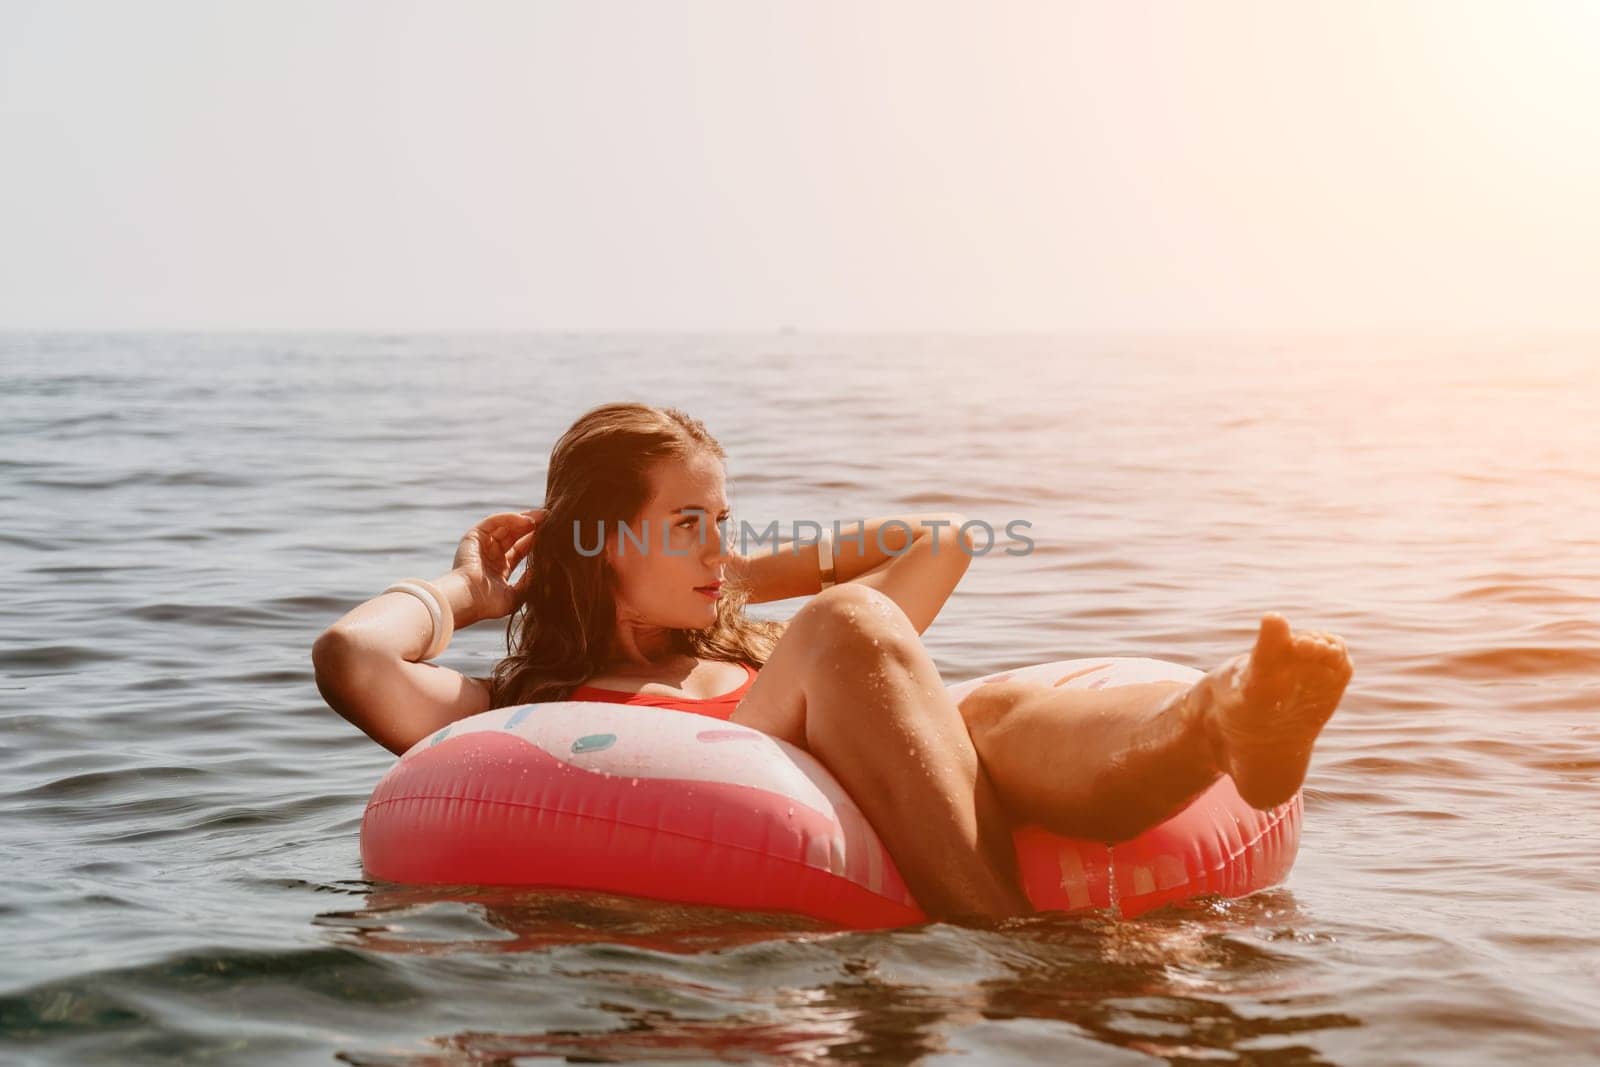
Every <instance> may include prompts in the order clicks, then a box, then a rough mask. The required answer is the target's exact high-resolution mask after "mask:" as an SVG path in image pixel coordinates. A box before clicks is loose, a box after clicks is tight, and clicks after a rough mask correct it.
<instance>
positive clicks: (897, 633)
mask: <svg viewBox="0 0 1600 1067" xmlns="http://www.w3.org/2000/svg"><path fill="white" fill-rule="evenodd" d="M797 627H801V628H804V629H806V630H807V631H809V634H808V638H809V640H808V644H810V645H812V647H814V648H828V649H829V650H830V651H837V650H840V649H848V650H853V651H858V652H860V653H862V654H863V655H872V654H878V655H886V654H892V653H895V652H898V651H904V650H906V649H908V648H911V647H913V646H915V647H918V648H920V647H921V643H922V642H921V638H920V637H919V636H918V634H917V630H916V627H915V626H913V625H912V624H911V620H910V619H909V618H907V617H906V613H905V610H904V609H903V608H901V607H900V605H899V604H897V603H895V601H894V599H893V598H892V597H890V596H889V595H888V594H887V593H883V592H881V591H879V590H877V589H874V588H872V587H871V586H870V585H858V584H855V583H846V584H844V585H836V586H834V587H832V588H831V589H824V590H823V591H822V592H821V593H818V594H817V595H816V596H814V597H812V598H811V599H810V600H809V601H807V602H806V603H805V605H804V606H802V607H801V608H800V610H799V611H797V612H796V613H795V614H794V617H793V618H792V619H790V620H789V628H790V629H795V628H797Z"/></svg>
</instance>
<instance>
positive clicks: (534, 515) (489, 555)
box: [451, 508, 547, 619]
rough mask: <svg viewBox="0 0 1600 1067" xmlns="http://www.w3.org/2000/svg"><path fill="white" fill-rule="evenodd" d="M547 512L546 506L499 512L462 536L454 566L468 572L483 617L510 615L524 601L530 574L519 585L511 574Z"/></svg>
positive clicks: (475, 601) (469, 581)
mask: <svg viewBox="0 0 1600 1067" xmlns="http://www.w3.org/2000/svg"><path fill="white" fill-rule="evenodd" d="M546 513H547V509H545V508H532V509H530V510H528V511H501V512H497V513H496V514H493V515H490V516H489V517H488V518H486V519H484V520H483V521H482V522H480V523H478V524H477V525H476V526H474V527H473V528H472V529H470V530H468V531H467V532H466V534H465V535H463V536H462V538H461V543H460V544H459V545H457V546H456V557H455V562H454V563H453V564H452V565H451V566H452V567H453V568H454V569H455V570H457V571H460V572H461V573H462V574H463V575H465V576H466V578H467V583H468V585H469V586H470V587H471V589H472V594H473V602H474V604H475V605H476V607H477V608H478V612H479V617H480V618H484V619H498V618H501V617H502V616H505V615H509V614H511V613H512V612H513V611H515V610H516V608H517V605H518V604H520V603H521V602H522V595H523V592H524V590H525V588H526V585H527V581H528V575H526V574H525V575H523V577H522V579H521V581H519V582H517V583H516V584H515V585H513V584H512V582H511V575H512V573H513V572H515V571H516V569H517V564H518V563H520V562H522V559H523V557H525V556H526V555H527V554H528V552H529V550H530V549H531V548H532V547H533V542H534V538H535V537H536V536H537V535H538V532H539V527H540V525H541V524H542V523H543V521H544V518H545V515H546Z"/></svg>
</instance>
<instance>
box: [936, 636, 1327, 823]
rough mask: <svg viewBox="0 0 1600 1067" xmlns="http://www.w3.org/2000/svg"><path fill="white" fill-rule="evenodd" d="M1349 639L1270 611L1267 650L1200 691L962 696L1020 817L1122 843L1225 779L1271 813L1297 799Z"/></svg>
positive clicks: (1015, 689)
mask: <svg viewBox="0 0 1600 1067" xmlns="http://www.w3.org/2000/svg"><path fill="white" fill-rule="evenodd" d="M1351 670H1352V667H1351V663H1350V657H1349V655H1348V654H1347V653H1346V651H1345V648H1344V642H1343V641H1341V640H1340V639H1339V638H1338V637H1335V636H1332V635H1327V634H1319V633H1309V632H1301V633H1293V632H1291V631H1290V629H1289V624H1288V622H1287V621H1285V620H1284V618H1283V617H1282V616H1281V615H1275V614H1269V615H1267V616H1266V617H1265V618H1263V619H1262V622H1261V629H1260V632H1259V634H1258V635H1257V638H1256V644H1255V647H1254V648H1253V649H1252V650H1251V651H1250V652H1249V653H1247V654H1245V655H1242V656H1239V657H1237V658H1235V659H1233V660H1231V661H1229V662H1228V663H1226V664H1223V665H1222V666H1221V667H1218V668H1217V669H1216V670H1214V671H1212V672H1211V673H1210V674H1207V675H1206V676H1205V677H1204V678H1203V679H1201V680H1200V681H1199V682H1196V683H1195V684H1194V685H1192V686H1191V685H1188V684H1185V683H1181V682H1156V683H1150V684H1145V685H1126V686H1115V687H1111V688H1107V689H1100V690H1085V689H1056V688H1052V687H1049V686H1041V685H1038V684H1034V683H1020V682H1000V683H995V684H993V685H985V686H979V687H978V688H977V689H974V690H973V691H972V693H970V694H968V696H967V697H966V698H964V699H963V700H962V702H961V705H960V707H961V712H962V715H963V717H964V718H965V719H966V722H967V727H968V729H969V730H970V731H971V735H972V740H973V744H974V745H975V747H976V748H977V750H978V753H979V755H980V756H981V757H982V760H983V764H984V766H985V767H987V768H988V770H989V773H990V775H991V776H992V778H993V781H994V784H995V788H996V789H997V790H998V792H999V794H1000V796H1001V798H1002V800H1003V801H1004V802H1005V804H1006V806H1007V808H1008V809H1009V810H1010V811H1011V813H1012V816H1013V817H1014V818H1015V819H1016V820H1017V821H1018V822H1033V823H1038V824H1039V825H1041V826H1043V827H1045V828H1046V829H1048V830H1053V831H1055V832H1057V833H1061V834H1067V835H1070V836H1075V837H1088V838H1094V839H1097V840H1102V841H1120V840H1123V839H1125V838H1129V837H1132V836H1134V835H1135V834H1138V833H1139V832H1140V831H1142V830H1144V829H1146V828H1148V827H1150V826H1153V825H1155V824H1156V823H1158V822H1160V821H1161V820H1162V819H1165V818H1167V817H1168V816H1169V815H1171V814H1173V813H1174V812H1175V811H1177V810H1178V809H1180V808H1182V807H1183V805H1185V804H1187V803H1188V802H1189V801H1190V800H1192V799H1193V798H1194V796H1195V794H1197V793H1199V792H1200V791H1201V790H1203V789H1205V788H1206V787H1207V786H1208V785H1210V784H1211V783H1212V782H1213V781H1215V780H1216V778H1217V776H1218V775H1220V774H1230V775H1232V777H1233V779H1234V784H1235V785H1236V786H1237V787H1238V789H1239V794H1240V796H1242V797H1243V798H1244V799H1245V800H1246V801H1247V802H1248V803H1250V804H1251V805H1253V806H1254V807H1257V808H1262V809H1266V808H1271V807H1274V806H1276V805H1278V804H1281V803H1283V802H1284V801H1285V800H1288V799H1289V797H1291V796H1292V795H1293V794H1294V791H1295V790H1296V789H1298V788H1299V787H1300V783H1301V782H1302V781H1303V780H1304V778H1305V772H1306V765H1307V763H1308V762H1309V761H1310V758H1311V746H1312V743H1313V742H1314V741H1315V740H1316V737H1317V734H1318V732H1319V731H1321V729H1322V726H1323V724H1324V723H1325V722H1327V720H1328V717H1329V716H1331V715H1332V714H1333V711H1334V708H1335V707H1336V706H1337V705H1338V703H1339V698H1340V696H1341V695H1342V694H1343V693H1344V688H1345V685H1346V683H1347V682H1349V680H1350V674H1351Z"/></svg>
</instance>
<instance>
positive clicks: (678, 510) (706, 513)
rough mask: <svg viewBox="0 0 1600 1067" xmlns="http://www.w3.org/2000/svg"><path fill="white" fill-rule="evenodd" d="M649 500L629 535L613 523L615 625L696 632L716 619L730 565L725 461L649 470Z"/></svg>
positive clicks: (694, 460) (673, 463)
mask: <svg viewBox="0 0 1600 1067" xmlns="http://www.w3.org/2000/svg"><path fill="white" fill-rule="evenodd" d="M650 482H651V488H652V492H651V496H650V499H649V500H648V501H646V503H645V505H644V508H643V510H642V511H641V512H640V513H639V515H638V516H637V517H636V518H635V519H634V520H633V521H632V522H631V523H629V532H628V533H627V534H626V535H625V534H624V531H623V530H621V529H613V528H612V525H611V524H607V529H606V543H607V548H608V550H609V552H610V554H611V556H610V558H611V565H612V567H613V569H614V570H615V572H616V578H617V620H618V622H622V623H630V622H631V623H637V624H640V625H647V626H662V627H671V628H676V629H685V630H698V629H702V628H704V627H706V626H710V625H711V624H712V623H714V622H715V621H716V619H717V600H718V599H719V597H720V596H721V595H722V594H721V592H720V590H716V589H707V588H706V587H707V586H715V585H716V584H718V583H720V582H721V581H722V580H723V578H724V577H725V575H724V568H725V566H726V564H727V562H728V559H729V558H730V556H729V553H728V552H727V551H725V546H724V543H723V542H724V540H725V538H724V536H723V535H724V532H725V531H724V525H723V524H724V523H725V521H726V520H727V519H728V517H729V505H728V495H727V490H726V486H725V484H724V482H723V473H722V461H721V460H719V459H717V457H715V456H713V455H704V454H703V455H697V456H694V457H691V458H689V459H687V460H664V461H662V462H660V463H657V464H656V465H655V467H654V468H653V469H652V470H651V471H650Z"/></svg>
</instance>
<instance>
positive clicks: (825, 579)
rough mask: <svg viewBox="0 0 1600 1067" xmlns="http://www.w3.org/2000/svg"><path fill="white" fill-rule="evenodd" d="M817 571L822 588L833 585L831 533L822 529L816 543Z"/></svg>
mask: <svg viewBox="0 0 1600 1067" xmlns="http://www.w3.org/2000/svg"><path fill="white" fill-rule="evenodd" d="M817 570H818V571H819V572H820V573H821V575H822V588H824V589H826V588H828V586H830V585H833V584H834V579H835V574H834V571H833V531H832V530H829V529H826V528H825V529H823V531H822V537H821V539H820V540H818V541H817Z"/></svg>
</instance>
